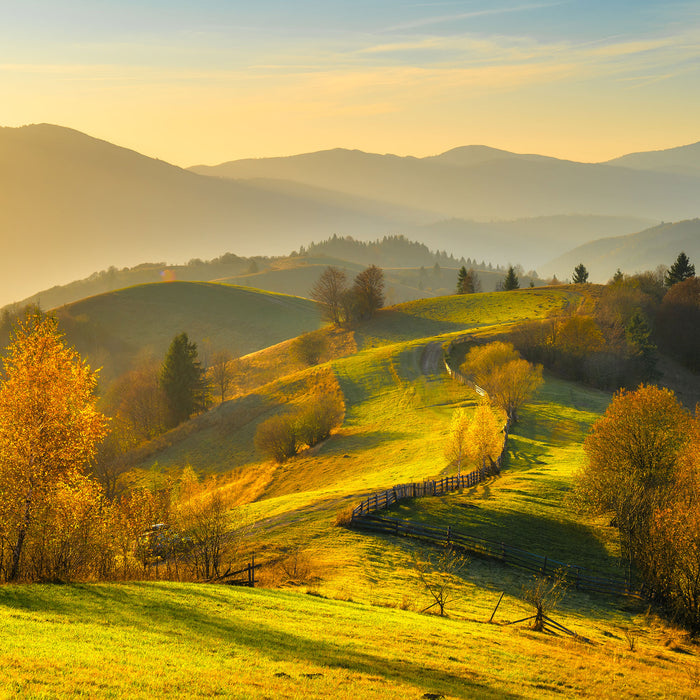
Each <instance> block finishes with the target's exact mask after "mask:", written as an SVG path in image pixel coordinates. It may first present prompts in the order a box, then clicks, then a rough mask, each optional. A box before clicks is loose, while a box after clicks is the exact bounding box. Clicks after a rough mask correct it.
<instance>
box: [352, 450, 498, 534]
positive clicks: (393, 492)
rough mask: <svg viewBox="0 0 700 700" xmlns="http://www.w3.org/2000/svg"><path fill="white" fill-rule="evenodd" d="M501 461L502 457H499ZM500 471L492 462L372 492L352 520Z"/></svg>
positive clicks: (472, 483)
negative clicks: (466, 472) (471, 468)
mask: <svg viewBox="0 0 700 700" xmlns="http://www.w3.org/2000/svg"><path fill="white" fill-rule="evenodd" d="M499 462H500V459H499ZM499 473H500V468H499V466H498V462H492V463H491V465H490V466H489V467H482V468H481V469H475V470H474V471H473V472H469V473H468V474H462V475H460V476H445V477H443V478H442V479H427V480H425V481H414V482H412V483H410V484H398V485H397V486H392V487H391V488H390V489H387V490H386V491H379V492H377V493H373V494H370V495H369V496H367V498H366V499H365V500H363V501H362V502H361V503H360V505H359V506H357V507H355V508H353V510H352V520H353V521H354V520H355V519H356V518H362V517H363V516H365V515H369V514H370V513H372V512H376V511H378V510H383V509H385V508H388V507H389V506H391V505H393V504H394V503H398V502H399V501H401V500H403V499H405V498H420V497H422V496H443V495H444V494H446V493H452V492H454V491H459V490H460V489H466V488H469V487H471V486H475V485H476V484H478V483H480V482H481V481H484V479H486V478H488V477H489V476H493V475H495V474H499Z"/></svg>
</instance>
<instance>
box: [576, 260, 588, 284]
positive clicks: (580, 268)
mask: <svg viewBox="0 0 700 700" xmlns="http://www.w3.org/2000/svg"><path fill="white" fill-rule="evenodd" d="M586 282H588V270H587V269H586V266H585V265H584V264H583V263H579V264H578V265H576V267H575V268H574V284H585V283H586Z"/></svg>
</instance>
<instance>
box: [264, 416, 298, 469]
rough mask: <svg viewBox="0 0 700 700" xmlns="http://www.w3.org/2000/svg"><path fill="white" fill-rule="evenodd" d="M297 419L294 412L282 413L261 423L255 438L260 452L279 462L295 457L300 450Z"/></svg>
mask: <svg viewBox="0 0 700 700" xmlns="http://www.w3.org/2000/svg"><path fill="white" fill-rule="evenodd" d="M296 420H297V416H296V415H294V414H284V415H282V414H280V415H276V416H271V417H270V418H267V419H266V420H264V421H263V422H262V423H260V425H258V428H257V430H256V431H255V440H254V442H255V447H256V449H257V450H258V452H260V453H261V454H262V455H263V456H264V457H267V458H268V459H272V460H274V461H275V462H279V463H282V462H284V461H286V460H287V459H289V458H290V457H293V456H294V455H295V454H296V453H297V452H298V451H299V441H298V438H297V431H296Z"/></svg>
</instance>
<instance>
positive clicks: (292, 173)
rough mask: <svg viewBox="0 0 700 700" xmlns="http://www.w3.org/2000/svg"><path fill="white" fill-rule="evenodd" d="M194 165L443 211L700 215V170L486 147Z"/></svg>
mask: <svg viewBox="0 0 700 700" xmlns="http://www.w3.org/2000/svg"><path fill="white" fill-rule="evenodd" d="M688 158H691V156H690V155H689V156H688ZM192 170H193V171H194V172H198V173H202V174H206V175H217V176H220V177H228V178H238V179H248V178H255V177H273V178H279V179H285V180H293V181H295V182H301V183H304V184H307V185H316V186H321V185H322V186H324V187H327V188H329V189H333V190H337V191H340V192H345V193H347V194H353V195H356V196H363V197H372V198H374V199H381V200H383V201H387V202H392V203H393V204H396V205H401V206H409V205H411V206H415V205H416V203H420V207H421V208H422V209H425V210H429V211H436V212H439V213H440V214H441V215H442V218H444V219H450V218H464V219H482V220H494V219H513V218H524V217H538V216H552V215H562V214H595V215H603V216H636V217H641V218H647V219H654V220H657V221H658V220H663V219H666V220H669V219H676V220H677V219H681V218H688V217H691V216H695V215H697V213H698V208H699V207H700V202H699V195H698V193H699V192H700V174H697V175H696V174H680V173H676V172H662V171H656V170H639V169H632V168H625V167H619V165H611V164H607V163H575V162H572V161H565V160H558V159H555V158H546V157H543V156H537V155H522V154H515V153H509V152H507V151H501V150H498V149H492V148H487V147H485V146H469V147H464V148H458V149H453V150H452V151H448V152H447V153H444V154H442V155H439V156H432V157H429V158H413V157H398V156H394V155H377V154H373V153H364V152H362V151H348V150H343V149H335V150H332V151H320V152H317V153H306V154H302V155H298V156H290V157H287V158H261V159H254V160H252V159H247V160H238V161H231V162H228V163H223V164H221V165H218V166H213V167H206V166H196V167H194V168H192Z"/></svg>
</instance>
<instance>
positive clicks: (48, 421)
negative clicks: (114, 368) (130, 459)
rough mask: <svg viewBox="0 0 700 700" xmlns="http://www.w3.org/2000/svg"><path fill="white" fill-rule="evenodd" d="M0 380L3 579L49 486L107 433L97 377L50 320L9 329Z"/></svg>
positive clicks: (13, 575) (86, 457) (13, 571)
mask: <svg viewBox="0 0 700 700" xmlns="http://www.w3.org/2000/svg"><path fill="white" fill-rule="evenodd" d="M3 370H4V371H3V377H2V386H0V515H1V516H2V519H1V521H0V522H1V523H2V526H1V529H2V532H1V533H0V535H1V536H2V544H3V548H2V549H3V552H4V553H5V555H6V556H3V559H4V561H3V562H2V565H3V569H4V573H5V576H6V578H7V579H8V580H11V581H12V580H16V579H17V578H18V577H19V575H20V566H21V562H22V555H23V549H24V547H25V542H26V540H27V538H28V537H29V536H30V535H31V533H32V529H33V528H34V526H35V522H34V521H35V515H36V514H38V513H40V512H41V511H42V510H44V509H45V506H46V503H47V502H48V501H49V500H50V499H51V496H52V494H53V493H55V490H56V486H57V485H58V484H60V483H62V482H64V481H65V479H66V478H67V477H69V476H70V475H72V474H75V473H78V472H80V470H81V469H82V468H83V467H84V466H85V465H86V464H87V463H88V462H89V461H90V460H91V459H92V458H93V457H94V455H95V450H96V447H97V445H98V443H99V442H100V441H101V440H102V439H103V437H104V436H105V434H106V419H105V417H104V416H103V415H102V414H101V413H100V412H99V411H98V410H97V409H96V407H95V395H94V392H95V386H96V381H97V380H96V375H95V373H94V372H92V371H91V370H90V368H89V367H88V366H87V365H86V364H85V363H84V362H83V361H82V360H81V359H80V357H79V355H78V354H77V353H76V352H75V350H73V349H72V348H69V347H66V346H65V345H64V344H63V341H62V338H61V335H60V333H59V332H58V329H57V324H56V321H55V320H54V319H52V318H49V317H44V316H41V315H36V314H35V315H29V316H27V318H26V319H25V320H24V321H23V322H21V323H20V324H19V325H18V326H17V329H16V331H15V335H14V341H13V343H12V344H11V345H10V347H9V348H8V349H7V352H6V356H5V359H4V368H3Z"/></svg>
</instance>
